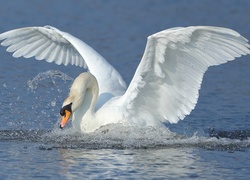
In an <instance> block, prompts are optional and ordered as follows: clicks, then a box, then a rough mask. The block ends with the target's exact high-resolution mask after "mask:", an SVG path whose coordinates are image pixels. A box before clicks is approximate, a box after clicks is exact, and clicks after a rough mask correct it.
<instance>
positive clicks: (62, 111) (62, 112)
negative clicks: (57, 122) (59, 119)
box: [60, 108, 65, 116]
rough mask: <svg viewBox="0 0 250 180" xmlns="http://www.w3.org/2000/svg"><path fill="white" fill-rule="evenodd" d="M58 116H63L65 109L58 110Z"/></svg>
mask: <svg viewBox="0 0 250 180" xmlns="http://www.w3.org/2000/svg"><path fill="white" fill-rule="evenodd" d="M60 114H61V116H65V109H64V108H62V109H61V110H60Z"/></svg>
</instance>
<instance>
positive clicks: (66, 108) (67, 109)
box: [60, 95, 82, 129]
mask: <svg viewBox="0 0 250 180" xmlns="http://www.w3.org/2000/svg"><path fill="white" fill-rule="evenodd" d="M81 102H82V100H81V96H80V97H79V98H78V100H76V99H75V96H72V95H69V97H67V98H66V99H65V100H64V102H63V105H62V108H61V110H60V115H61V116H62V120H61V123H60V128H61V129H62V128H64V126H65V125H66V124H67V122H68V120H69V118H70V117H71V115H72V113H73V112H75V111H76V109H77V108H78V106H80V104H81Z"/></svg>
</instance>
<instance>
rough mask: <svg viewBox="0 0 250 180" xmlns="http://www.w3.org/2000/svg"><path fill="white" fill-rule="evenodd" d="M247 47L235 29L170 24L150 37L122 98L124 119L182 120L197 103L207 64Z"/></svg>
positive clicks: (220, 61)
mask: <svg viewBox="0 0 250 180" xmlns="http://www.w3.org/2000/svg"><path fill="white" fill-rule="evenodd" d="M249 47H250V46H249V44H248V43H247V39H245V38H244V37H242V36H241V35H240V34H238V33H237V32H235V31H233V30H230V29H226V28H219V27H202V26H200V27H199V26H198V27H187V28H172V29H168V30H164V31H161V32H159V33H156V34H153V35H151V36H149V37H148V41H147V45H146V49H145V52H144V55H143V58H142V60H141V63H140V65H139V66H138V68H137V70H136V73H135V75H134V77H133V79H132V81H131V83H130V85H129V87H128V90H127V91H126V93H125V94H124V96H123V97H122V98H121V105H122V106H124V107H125V108H126V109H125V114H126V116H127V117H126V118H128V119H131V120H133V121H134V122H136V123H137V124H138V123H139V124H142V125H143V124H148V125H155V124H156V123H159V122H165V121H169V122H170V123H177V122H178V121H179V120H182V119H184V117H185V116H186V115H188V114H190V112H191V111H192V110H193V109H194V107H195V105H196V103H197V99H198V96H199V89H200V87H201V82H202V79H203V75H204V73H205V71H206V70H207V68H208V67H209V66H213V65H219V64H223V63H226V62H227V61H231V60H234V59H235V57H240V56H241V55H246V54H249V53H250V50H249ZM156 120H158V122H157V121H156Z"/></svg>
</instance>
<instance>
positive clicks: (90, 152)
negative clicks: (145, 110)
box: [0, 0, 250, 179]
mask: <svg viewBox="0 0 250 180" xmlns="http://www.w3.org/2000/svg"><path fill="white" fill-rule="evenodd" d="M249 7H250V2H248V1H241V2H240V3H239V1H238V0H234V1H233V0H221V1H209V0H204V1H199V0H192V1H188V2H187V1H185V0H183V1H175V0H169V1H165V0H158V1H149V0H137V1H132V0H129V1H116V0H112V1H111V0H107V1H94V0H93V1H47V0H45V1H28V0H14V1H6V2H4V3H3V2H2V4H1V6H0V22H1V25H2V26H1V27H0V32H4V31H7V30H10V29H14V28H18V27H25V26H34V25H42V26H43V25H53V26H55V27H58V28H59V29H62V30H64V31H67V32H69V33H71V34H73V35H75V36H76V37H79V38H80V39H82V40H84V41H85V42H86V43H88V44H89V45H91V46H92V47H93V48H94V49H96V50H97V51H98V52H99V53H100V54H102V55H103V56H104V57H105V58H106V59H107V60H108V61H109V62H110V63H111V64H112V65H113V66H114V67H115V68H116V69H117V70H118V71H119V72H120V73H121V75H122V76H123V77H124V79H125V81H126V82H127V83H129V82H130V80H131V79H132V77H133V74H134V71H135V69H136V67H137V66H138V63H139V61H140V58H141V56H142V54H143V51H144V48H145V44H146V37H147V36H148V35H150V34H152V33H155V32H158V31H160V30H163V29H166V28H170V27H175V26H188V25H215V26H223V27H229V28H232V29H235V30H237V31H239V32H240V33H241V34H242V35H244V36H245V37H246V38H248V39H250V31H249V29H250V25H249V22H250V21H249V20H250V16H249ZM0 54H1V66H0V90H1V91H0V96H1V98H0V107H1V108H0V122H1V126H0V162H1V163H0V167H1V168H0V169H1V171H0V178H1V179H35V178H37V179H48V178H50V179H79V178H80V179H84V178H85V179H121V178H122V179H249V177H250V173H249V170H250V169H249V167H250V163H249V162H250V161H249V160H250V158H249V157H250V148H249V147H250V141H249V133H250V132H249V131H250V128H249V127H250V122H249V118H250V110H249V107H250V103H249V102H250V79H249V75H250V71H249V68H250V61H249V58H250V56H247V57H242V58H238V59H237V60H236V61H234V62H230V63H228V64H225V65H222V66H218V67H213V68H210V69H209V70H208V72H207V73H206V74H205V77H204V81H203V84H202V89H201V91H200V98H199V101H198V104H197V106H196V108H195V110H194V111H193V112H192V113H191V115H190V116H188V117H186V118H185V120H184V121H181V122H179V123H178V124H176V125H170V124H166V126H167V127H168V128H169V129H170V130H171V131H169V130H168V129H167V128H166V129H154V128H147V129H140V128H134V127H129V128H125V127H123V126H122V125H116V126H109V127H105V128H103V129H100V130H98V131H97V132H95V133H92V134H86V135H82V134H77V133H75V132H74V131H73V130H72V129H71V127H70V126H68V127H67V128H66V129H65V130H63V131H61V130H60V129H59V128H58V121H59V110H60V107H61V104H62V101H63V99H64V98H65V97H66V96H67V93H68V88H69V86H70V85H71V83H72V79H74V78H75V77H76V76H77V75H78V74H79V73H81V72H82V71H83V70H82V69H81V68H77V67H73V66H71V67H69V66H68V67H64V66H57V65H54V64H49V63H47V62H43V61H40V62H39V61H36V60H34V59H23V58H19V59H14V58H12V57H11V55H10V54H8V53H6V52H5V48H3V47H1V48H0ZM210 136H211V137H210Z"/></svg>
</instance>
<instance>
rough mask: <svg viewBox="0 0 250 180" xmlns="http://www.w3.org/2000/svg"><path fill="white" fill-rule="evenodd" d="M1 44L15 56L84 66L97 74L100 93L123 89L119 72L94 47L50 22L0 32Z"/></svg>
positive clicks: (115, 91) (112, 92) (123, 84)
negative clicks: (47, 24) (46, 24)
mask: <svg viewBox="0 0 250 180" xmlns="http://www.w3.org/2000/svg"><path fill="white" fill-rule="evenodd" d="M0 40H4V41H3V42H2V43H1V45H3V46H9V47H8V48H7V51H8V52H11V53H13V56H14V57H16V58H18V57H21V56H23V57H25V58H30V57H35V58H36V59H37V60H46V61H47V62H55V63H56V64H58V65H60V64H64V65H65V66H66V65H68V64H72V65H76V66H80V67H84V68H88V69H89V70H90V72H91V73H92V74H93V75H94V76H95V77H96V78H97V80H98V83H99V87H100V94H101V93H111V94H116V93H117V92H119V91H124V90H125V88H126V84H125V83H124V81H123V79H122V77H121V76H120V74H119V73H118V72H117V71H116V70H115V69H114V68H113V67H112V66H111V65H110V64H109V63H108V62H107V61H106V60H105V59H104V58H103V57H102V56H101V55H100V54H98V53H97V52H96V51H95V50H94V49H92V48H91V47H90V46H88V45H87V44H86V43H84V42H83V41H81V40H79V39H77V38H75V37H74V36H72V35H70V34H68V33H66V32H62V31H60V30H58V29H56V28H54V27H51V26H44V27H26V28H20V29H14V30H11V31H7V32H5V33H2V34H0Z"/></svg>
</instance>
